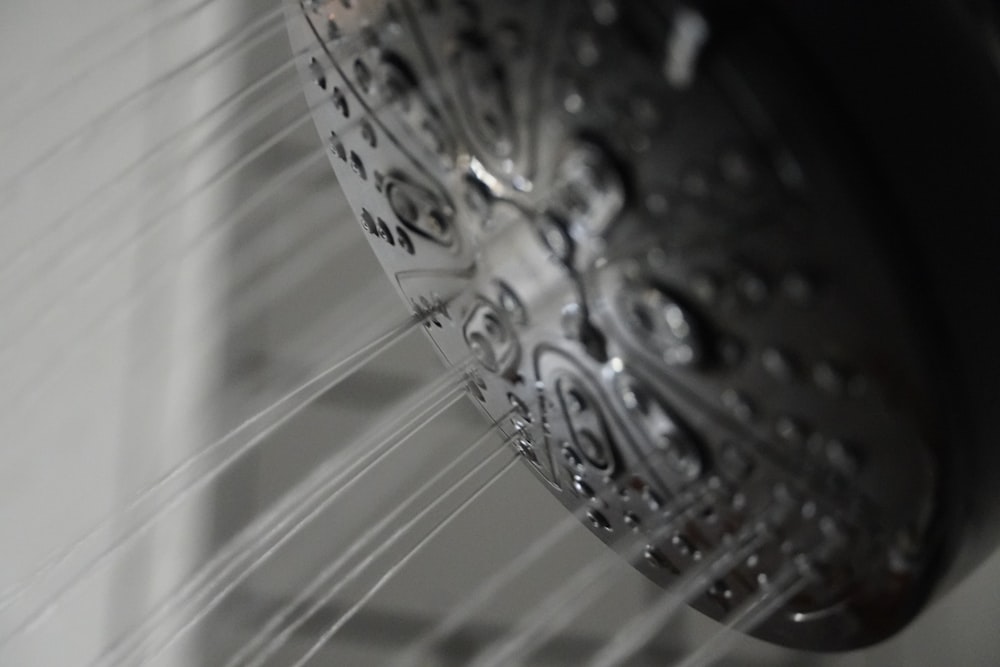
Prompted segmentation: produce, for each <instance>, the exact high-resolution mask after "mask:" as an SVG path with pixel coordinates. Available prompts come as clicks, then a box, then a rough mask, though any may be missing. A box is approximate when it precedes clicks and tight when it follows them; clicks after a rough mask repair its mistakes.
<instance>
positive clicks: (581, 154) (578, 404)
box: [289, 0, 957, 649]
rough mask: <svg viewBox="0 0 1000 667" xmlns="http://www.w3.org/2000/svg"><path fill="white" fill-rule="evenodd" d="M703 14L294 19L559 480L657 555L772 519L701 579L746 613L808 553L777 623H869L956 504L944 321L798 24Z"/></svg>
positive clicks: (900, 590) (445, 7)
mask: <svg viewBox="0 0 1000 667" xmlns="http://www.w3.org/2000/svg"><path fill="white" fill-rule="evenodd" d="M722 13H723V12H720V14H722ZM709 17H710V14H703V13H699V12H696V11H694V10H692V9H689V8H683V7H679V6H675V5H674V4H672V3H668V2H661V3H614V2H610V1H599V2H587V3H583V2H557V1H554V0H553V1H549V2H505V3H487V2H481V3H474V2H411V3H404V2H392V1H384V2H365V3H360V2H359V3H352V2H327V3H323V2H306V3H304V5H303V6H302V7H296V8H293V9H292V10H290V12H289V24H290V32H291V35H292V40H293V46H294V48H295V49H296V51H297V52H298V53H299V56H298V60H299V63H300V65H301V71H302V73H303V75H304V78H305V80H306V95H307V98H308V100H309V102H310V105H311V107H312V108H313V109H314V118H315V121H316V124H317V126H318V128H319V132H320V135H321V137H322V138H323V140H324V141H325V142H327V143H328V147H329V154H330V158H331V163H332V165H333V168H334V170H335V171H336V173H337V176H338V178H339V180H340V182H341V184H342V186H343V187H344V190H345V193H346V195H347V198H348V200H349V201H350V203H351V205H352V207H353V209H354V212H355V214H356V216H357V219H358V221H359V223H360V224H361V226H362V228H363V229H364V230H365V231H366V232H367V233H368V235H369V239H370V241H371V244H372V247H373V248H374V250H375V253H376V255H377V257H378V258H379V261H380V262H381V263H382V265H383V267H384V268H385V270H386V271H387V272H388V273H389V275H390V277H391V278H392V279H393V281H394V283H395V285H396V287H397V288H398V290H399V292H400V293H401V295H402V296H403V297H404V299H405V300H406V301H407V302H408V303H409V304H410V305H411V306H412V308H413V310H414V311H416V312H418V313H424V314H428V315H429V318H428V321H427V323H426V328H427V332H428V334H429V335H430V337H431V338H432V340H433V341H434V343H435V345H436V347H437V348H438V350H439V351H440V353H441V356H442V358H443V359H444V360H445V362H446V363H453V362H455V361H457V360H460V359H464V358H466V357H467V356H468V355H469V353H470V352H471V353H472V355H473V356H474V357H475V358H476V359H477V360H478V362H479V363H478V370H477V371H475V372H474V373H473V374H472V375H471V376H470V379H469V382H470V389H471V390H472V392H473V394H474V395H475V396H476V397H477V398H478V400H479V402H480V404H481V407H482V410H483V412H484V413H485V414H486V415H487V416H488V417H489V418H491V419H494V420H504V417H503V416H504V415H506V414H507V413H508V412H509V411H510V409H511V407H512V406H513V407H514V408H515V410H516V415H515V416H514V417H511V418H509V419H506V420H504V421H505V423H504V424H503V428H504V430H505V432H506V433H507V434H509V435H512V436H513V435H516V436H518V437H517V438H516V439H515V442H516V447H517V449H518V451H519V452H520V453H521V454H522V455H523V456H524V459H525V460H526V462H527V464H528V465H529V466H530V467H531V469H532V470H533V471H534V472H535V473H536V474H537V476H538V477H539V479H540V481H541V482H542V483H543V484H545V485H546V486H547V487H548V488H549V489H550V490H551V491H552V492H553V493H554V494H556V495H557V496H558V497H559V499H560V500H561V501H562V502H563V503H564V504H565V505H566V506H567V507H568V508H572V509H576V508H578V507H580V506H583V505H587V506H589V508H590V509H589V511H588V512H587V513H586V516H587V517H588V518H589V522H590V525H591V528H592V530H593V531H594V533H595V534H597V535H598V536H599V537H600V538H601V539H602V540H604V541H605V542H606V543H608V544H609V545H611V546H612V547H614V548H616V549H618V550H619V551H620V552H622V553H623V554H628V553H631V552H630V549H632V548H633V546H632V545H633V544H634V543H635V542H636V541H639V542H641V543H643V544H644V545H645V548H644V553H645V558H644V559H642V560H641V561H640V562H637V563H635V565H636V567H637V568H639V569H640V570H641V571H642V572H643V573H644V574H645V575H646V576H648V577H649V578H651V579H653V580H654V581H656V582H658V583H660V584H661V585H663V586H669V585H670V583H671V582H672V581H674V579H675V578H676V577H678V576H679V575H680V574H681V573H682V572H684V571H686V570H688V569H690V568H692V567H694V566H695V565H696V564H697V562H698V561H699V559H700V558H701V556H702V554H706V553H710V552H713V551H715V550H717V549H719V548H720V547H721V548H736V546H738V543H737V539H738V536H739V535H743V534H745V532H746V530H748V529H750V530H751V531H757V532H759V533H760V534H761V535H764V536H766V539H764V540H763V542H764V546H763V547H762V548H761V549H760V550H758V551H757V552H755V553H753V554H751V556H750V557H748V558H746V559H743V560H742V561H741V562H740V563H739V564H737V565H736V566H734V567H732V568H731V569H730V570H729V571H728V572H726V573H725V574H724V576H721V577H720V578H719V579H718V580H717V581H716V582H715V583H714V584H713V585H712V586H711V587H709V588H708V589H707V590H706V591H705V592H704V594H703V595H701V596H699V597H698V598H697V599H696V600H695V601H694V603H693V604H694V606H695V607H696V608H698V609H699V610H701V611H703V612H705V613H706V614H708V615H710V616H713V617H716V618H720V619H721V618H724V617H725V616H726V614H727V613H728V612H729V611H730V610H732V609H734V608H737V607H738V606H739V605H740V603H741V601H742V600H744V599H747V598H749V597H751V596H753V595H754V594H755V593H757V592H758V590H759V589H760V588H761V587H762V586H766V582H767V581H768V578H769V577H774V576H775V575H776V574H777V573H778V572H779V571H780V570H781V568H782V567H783V566H784V565H785V564H786V563H787V562H789V561H797V562H799V563H800V564H801V567H802V568H804V569H805V570H808V571H809V572H810V573H811V576H814V577H815V583H813V584H812V585H810V586H808V587H807V588H806V590H805V591H804V592H803V593H801V594H799V595H797V596H796V597H795V598H794V599H793V600H792V601H791V602H790V603H789V604H788V605H786V606H785V608H784V609H783V610H782V611H781V612H780V613H778V614H775V615H773V616H772V617H771V618H770V619H769V620H768V621H767V622H766V623H765V624H764V625H762V626H761V627H760V628H759V629H758V630H757V634H758V635H759V636H761V637H763V638H766V639H769V640H771V641H774V642H777V643H781V644H785V645H788V646H796V647H803V648H811V649H847V648H854V647H858V646H862V645H866V644H870V643H872V642H874V641H878V640H880V639H882V638H884V637H885V636H886V635H888V634H890V633H892V632H894V631H895V630H897V629H898V628H899V627H901V626H902V625H903V624H905V623H906V622H907V621H908V620H909V619H910V618H911V617H912V616H913V615H914V613H915V612H916V611H917V609H918V608H919V606H920V605H921V604H922V601H923V599H924V597H925V596H926V593H927V589H928V587H929V582H930V581H932V580H933V578H934V577H936V576H937V570H936V566H937V562H936V561H937V558H938V556H939V553H940V550H941V548H942V544H943V543H942V539H943V538H942V535H941V534H940V533H939V531H938V530H937V523H938V522H940V521H941V519H942V517H944V516H946V515H947V514H949V513H950V512H952V511H954V506H955V499H954V498H952V497H951V495H952V492H953V491H954V489H950V488H947V487H945V485H944V483H943V481H942V480H943V479H945V478H947V477H948V476H949V475H951V474H952V470H953V469H954V465H955V459H956V458H957V457H956V455H954V454H953V453H952V449H951V448H949V444H948V443H949V440H948V437H946V436H947V434H946V429H945V427H944V423H943V422H944V420H945V417H944V415H943V411H942V410H939V409H937V407H938V406H939V405H940V404H941V400H942V399H941V397H940V395H939V391H938V388H936V387H935V386H934V380H933V377H934V376H933V375H932V372H933V369H932V365H933V364H931V363H930V362H929V361H928V357H927V354H926V353H927V349H928V347H927V342H928V335H929V334H928V330H927V328H926V327H925V326H924V324H925V323H924V322H923V321H922V319H921V317H920V313H919V312H918V311H917V309H913V308H911V307H910V306H911V304H912V303H913V301H912V298H911V297H912V295H911V293H910V292H909V291H908V285H907V281H908V280H909V279H910V274H908V273H907V272H906V269H905V268H903V267H902V265H903V264H905V262H902V261H901V259H900V258H901V251H900V247H901V246H905V243H896V241H898V239H891V240H892V241H893V242H894V243H887V238H886V234H885V230H886V224H885V222H884V221H885V219H886V217H887V216H888V215H889V214H888V210H889V209H890V206H891V204H890V203H889V202H888V201H887V199H886V198H885V197H883V196H882V194H881V193H880V192H878V190H877V188H874V187H872V185H871V183H870V182H868V181H867V180H866V173H867V170H868V165H867V164H866V162H865V156H864V155H863V154H862V153H861V152H859V151H854V150H852V141H853V137H851V136H850V135H849V134H848V133H847V131H846V130H845V128H844V127H843V126H842V125H840V124H838V122H836V120H835V119H833V118H832V114H831V113H829V112H828V110H827V109H826V108H824V106H823V104H822V102H821V98H820V96H819V95H815V96H813V95H812V93H815V92H816V89H815V88H814V85H813V84H811V83H810V82H809V81H807V80H806V78H805V77H803V76H802V75H803V72H802V71H800V70H799V69H798V68H797V65H796V64H795V58H794V55H795V53H796V52H795V51H794V50H793V43H794V40H793V39H792V38H791V37H789V36H788V35H787V34H786V33H784V32H782V31H780V30H778V29H776V27H775V26H774V25H771V24H770V23H768V22H767V21H761V20H757V19H759V17H754V18H755V20H750V21H748V22H747V24H746V25H744V26H741V27H740V29H737V30H734V29H733V25H732V22H723V24H722V29H721V30H718V34H713V30H714V29H716V28H717V27H718V26H715V25H714V23H713V21H712V20H711V19H710V18H709ZM664 508H671V510H672V511H673V512H674V514H667V513H665V511H664ZM678 508H681V509H678Z"/></svg>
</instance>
